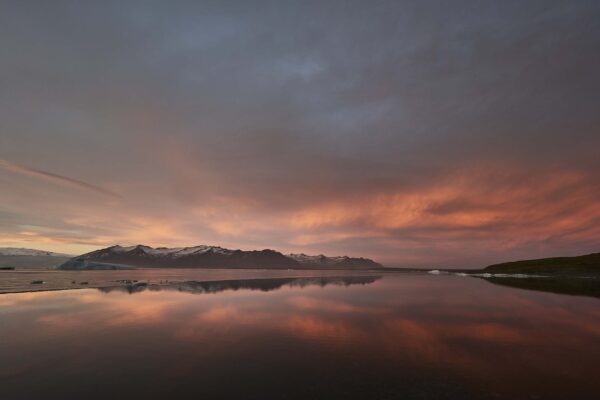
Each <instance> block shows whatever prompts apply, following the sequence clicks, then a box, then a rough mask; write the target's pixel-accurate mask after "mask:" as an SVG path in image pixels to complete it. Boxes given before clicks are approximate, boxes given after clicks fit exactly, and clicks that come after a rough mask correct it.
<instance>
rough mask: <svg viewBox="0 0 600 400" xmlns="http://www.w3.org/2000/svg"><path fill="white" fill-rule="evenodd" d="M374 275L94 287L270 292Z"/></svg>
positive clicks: (356, 281)
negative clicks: (283, 288)
mask: <svg viewBox="0 0 600 400" xmlns="http://www.w3.org/2000/svg"><path fill="white" fill-rule="evenodd" d="M378 279H381V276H318V277H302V278H256V279H236V280H219V281H184V282H164V283H146V282H132V283H129V284H126V285H124V286H112V287H101V288H97V289H98V290H100V291H101V292H104V293H110V292H126V293H131V294H133V293H141V292H144V291H147V290H149V291H160V290H174V291H179V292H186V293H193V294H202V293H218V292H224V291H227V290H233V291H236V290H240V289H248V290H260V291H263V292H270V291H273V290H278V289H281V288H282V287H306V286H321V287H325V286H327V285H337V286H350V285H368V284H370V283H373V282H375V281H377V280H378Z"/></svg>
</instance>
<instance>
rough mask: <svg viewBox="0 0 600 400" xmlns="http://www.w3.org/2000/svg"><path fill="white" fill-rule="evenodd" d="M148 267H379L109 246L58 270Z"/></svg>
mask: <svg viewBox="0 0 600 400" xmlns="http://www.w3.org/2000/svg"><path fill="white" fill-rule="evenodd" d="M123 266H124V267H150V268H152V267H153V268H269V269H302V268H304V269H309V268H319V269H381V268H383V266H382V265H381V264H379V263H377V262H375V261H373V260H370V259H368V258H355V257H347V256H342V257H327V256H324V255H318V256H309V255H306V254H287V255H284V254H283V253H280V252H278V251H275V250H270V249H265V250H251V251H245V250H230V249H225V248H223V247H219V246H204V245H202V246H194V247H176V248H167V247H157V248H153V247H150V246H144V245H141V244H140V245H137V246H128V247H123V246H119V245H116V246H111V247H107V248H104V249H100V250H96V251H92V252H90V253H86V254H83V255H81V256H78V257H74V258H72V259H70V260H69V261H67V262H65V263H64V264H62V265H61V266H60V267H59V268H60V269H117V268H119V267H123Z"/></svg>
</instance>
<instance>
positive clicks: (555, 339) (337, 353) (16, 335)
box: [0, 271, 600, 400]
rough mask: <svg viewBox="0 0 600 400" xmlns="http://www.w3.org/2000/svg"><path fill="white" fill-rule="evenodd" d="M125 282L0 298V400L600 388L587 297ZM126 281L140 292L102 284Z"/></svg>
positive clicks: (315, 281) (244, 282)
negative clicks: (0, 398)
mask: <svg viewBox="0 0 600 400" xmlns="http://www.w3.org/2000/svg"><path fill="white" fill-rule="evenodd" d="M123 272H127V274H123ZM132 272H133V271H116V272H112V273H113V274H115V273H116V275H115V276H112V275H110V273H97V274H96V275H93V273H91V274H92V275H89V274H90V273H87V274H86V275H85V279H87V280H88V281H92V282H96V284H97V286H99V287H100V288H99V289H98V288H89V289H80V290H61V291H38V292H23V293H8V294H2V295H0V395H1V397H2V399H7V400H19V399H27V400H32V399H34V400H35V399H118V398H119V399H120V398H123V399H126V398H127V399H130V398H144V399H169V398H173V399H200V398H204V399H234V398H235V399H239V398H241V399H413V398H414V399H496V398H499V399H578V398H595V397H596V395H597V393H598V391H599V390H600V382H599V380H598V377H599V376H600V363H599V361H600V300H598V299H597V298H593V297H580V296H567V295H559V294H552V293H544V292H536V291H529V290H523V289H515V288H510V287H505V286H500V285H494V284H493V283H490V282H487V281H485V280H482V279H477V278H470V277H458V276H450V275H438V276H435V275H428V274H416V273H415V274H383V275H373V274H358V275H357V274H356V273H340V272H339V271H338V272H328V273H326V274H323V275H322V274H319V275H320V276H318V277H317V276H315V273H314V272H313V273H312V274H311V273H309V272H307V271H303V272H302V273H301V274H298V273H295V272H287V273H286V272H283V271H279V272H277V276H276V278H275V279H267V278H268V275H269V274H270V273H267V272H265V271H262V272H261V271H237V272H236V271H233V272H232V271H226V272H225V273H226V274H227V276H226V277H223V276H221V275H219V274H218V273H214V272H212V274H213V275H210V274H211V272H209V273H208V275H210V276H211V277H212V278H211V279H208V281H210V282H212V283H207V281H206V279H204V280H203V281H202V282H199V281H198V279H199V276H202V277H203V278H206V276H207V275H203V273H201V272H196V271H188V273H189V274H192V275H193V276H192V277H188V276H186V275H185V273H184V272H181V274H180V275H177V274H175V275H177V277H176V278H177V279H175V278H174V277H172V278H171V281H170V282H169V283H166V282H165V280H166V279H167V275H169V273H167V275H161V274H164V273H165V272H164V271H163V272H157V271H152V272H139V271H135V274H134V275H132ZM103 274H104V275H103ZM136 274H137V275H136ZM204 274H206V273H204ZM215 274H216V275H215ZM232 274H233V275H232ZM235 274H241V276H238V278H240V279H239V280H237V281H232V280H231V279H232V278H234V275H235ZM126 275H127V276H128V277H129V278H128V279H136V280H140V281H141V280H142V278H144V279H145V281H144V282H143V284H141V285H137V284H136V283H131V284H121V283H119V284H116V285H115V284H114V281H115V280H120V279H122V278H123V277H124V276H126ZM311 275H312V276H311ZM325 275H326V276H325ZM7 276H8V275H5V278H4V284H5V285H6V282H7V280H11V279H12V280H11V282H13V283H14V279H16V278H14V276H15V275H11V276H12V278H10V279H8V278H6V277H7ZM81 276H83V275H81ZM90 276H91V278H90ZM132 276H137V278H140V279H137V278H131V277H132ZM78 277H79V276H76V277H75V280H76V282H78V281H80V279H79V278H78ZM92 278H94V279H96V281H93V279H92ZM187 278H189V279H187ZM257 278H258V279H257ZM1 279H2V276H0V288H1ZM23 279H24V281H27V282H28V281H29V279H30V277H27V278H23ZM45 279H50V278H48V277H46V278H45ZM53 279H54V280H56V279H59V280H60V281H61V282H63V284H64V285H67V286H68V285H70V284H71V282H72V279H73V277H72V276H71V275H70V276H69V277H67V276H66V275H65V276H64V277H60V278H59V276H56V277H55V278H53ZM190 280H194V282H189V281H190ZM161 281H162V283H161ZM107 282H113V283H112V284H109V283H107ZM138 283H140V282H138ZM47 284H48V285H50V286H49V287H52V288H57V287H59V286H60V285H58V284H55V283H47ZM64 285H63V286H64ZM11 287H12V290H13V291H14V290H15V288H16V286H14V285H13V286H11ZM61 288H64V287H61Z"/></svg>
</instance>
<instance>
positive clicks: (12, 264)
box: [0, 247, 72, 269]
mask: <svg viewBox="0 0 600 400" xmlns="http://www.w3.org/2000/svg"><path fill="white" fill-rule="evenodd" d="M70 257H72V256H70V255H68V254H61V253H53V252H51V251H45V250H36V249H23V248H16V247H0V268H2V269H8V268H51V267H56V266H58V265H61V264H62V263H64V262H65V261H67V260H68V259H69V258H70Z"/></svg>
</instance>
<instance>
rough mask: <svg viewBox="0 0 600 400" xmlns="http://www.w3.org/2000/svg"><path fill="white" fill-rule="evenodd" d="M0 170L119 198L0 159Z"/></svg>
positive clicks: (64, 177)
mask: <svg viewBox="0 0 600 400" xmlns="http://www.w3.org/2000/svg"><path fill="white" fill-rule="evenodd" d="M0 168H4V169H5V170H7V171H10V172H14V173H18V174H23V175H28V176H32V177H34V178H38V179H43V180H47V181H50V182H55V183H58V184H60V185H68V186H72V187H76V188H78V189H84V190H89V191H92V192H95V193H99V194H102V195H105V196H109V197H113V198H120V196H119V195H118V194H116V193H114V192H111V191H110V190H107V189H104V188H102V187H100V186H97V185H92V184H90V183H87V182H83V181H80V180H77V179H73V178H69V177H66V176H62V175H58V174H54V173H52V172H46V171H42V170H39V169H36V168H30V167H26V166H23V165H19V164H15V163H13V162H10V161H7V160H2V159H0Z"/></svg>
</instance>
